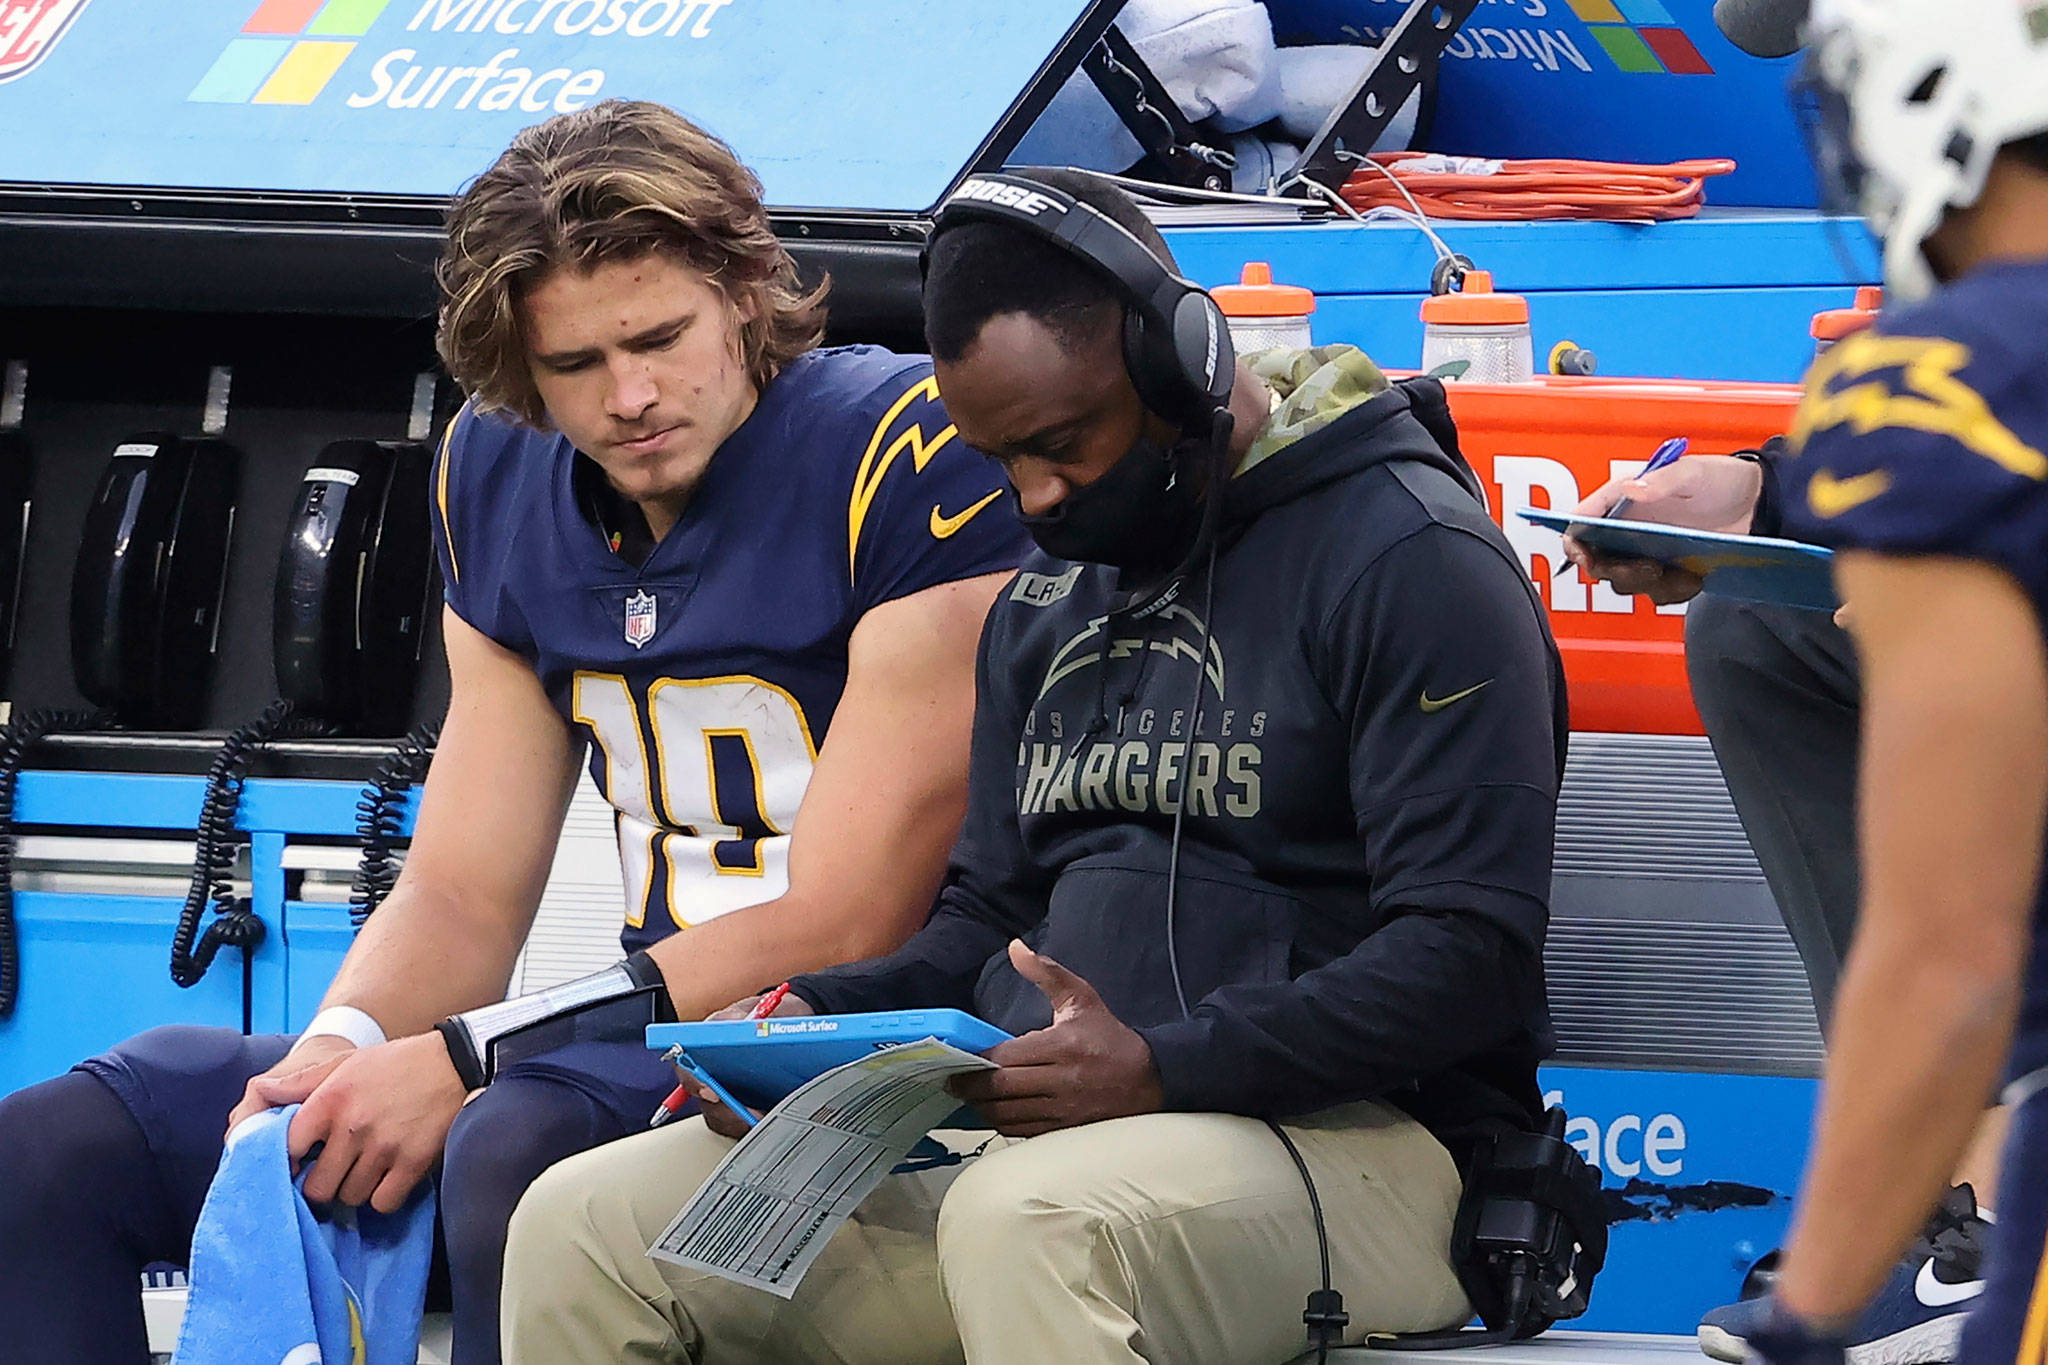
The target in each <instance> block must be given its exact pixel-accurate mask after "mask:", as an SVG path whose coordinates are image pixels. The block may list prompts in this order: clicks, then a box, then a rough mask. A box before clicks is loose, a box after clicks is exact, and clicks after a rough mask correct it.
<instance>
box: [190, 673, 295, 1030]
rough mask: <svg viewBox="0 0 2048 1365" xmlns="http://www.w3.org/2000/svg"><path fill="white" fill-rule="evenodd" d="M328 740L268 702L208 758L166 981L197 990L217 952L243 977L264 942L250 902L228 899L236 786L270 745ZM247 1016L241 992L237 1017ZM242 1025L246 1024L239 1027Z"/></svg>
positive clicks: (286, 707)
mask: <svg viewBox="0 0 2048 1365" xmlns="http://www.w3.org/2000/svg"><path fill="white" fill-rule="evenodd" d="M327 733H329V727H328V726H327V725H326V724H325V723H323V722H321V721H316V720H313V719H310V718H308V717H304V716H300V715H299V714H298V712H297V708H295V707H294V706H293V705H292V703H290V702H288V701H274V702H272V703H271V704H270V705H269V706H267V707H265V708H264V710H263V714H262V715H260V716H258V717H257V718H256V719H255V720H253V721H251V722H249V723H248V724H247V725H244V726H243V727H242V728H241V729H239V730H236V731H234V732H233V733H232V734H230V735H229V736H228V737H227V739H226V740H225V741H223V742H222V744H221V746H220V751H219V752H218V753H216V754H215V755H214V759H213V765H212V766H211V767H210V768H209V769H208V770H207V773H206V793H205V795H204V796H203V797H201V798H200V803H199V824H198V827H197V829H196V830H195V831H194V835H195V842H194V847H193V850H192V882H191V885H190V886H189V887H187V888H186V891H185V904H184V907H183V908H182V909H181V910H180V911H179V912H178V927H177V929H176V931H175V932H174V933H173V934H172V935H171V980H173V981H175V982H177V983H178V984H179V985H180V986H184V987H188V988H189V987H191V986H195V985H197V984H198V983H199V980H200V978H202V977H204V976H205V975H206V969H207V968H209V967H211V966H212V965H213V959H214V956H215V955H216V954H217V953H219V952H220V950H221V949H222V948H223V947H229V948H240V949H241V950H242V965H243V969H244V974H245V975H246V974H247V970H248V968H249V965H250V963H249V954H251V953H252V952H254V951H255V949H256V947H257V945H258V944H260V943H262V942H263V938H264V935H265V933H266V932H267V931H266V930H265V928H264V924H263V921H262V920H261V919H260V918H259V917H258V916H257V915H256V912H255V910H254V909H253V908H252V907H251V905H250V902H249V898H248V897H246V896H237V895H235V889H234V880H233V879H234V871H235V860H236V858H237V857H238V856H239V841H238V840H237V838H236V836H235V818H236V816H237V815H238V814H240V812H241V808H242V787H243V784H244V783H245V782H247V780H248V770H249V759H250V757H251V756H252V755H254V754H255V752H256V750H258V749H260V748H262V747H263V746H264V745H265V744H268V743H269V742H270V741H272V740H274V739H308V738H311V737H313V736H315V735H322V734H327ZM209 900H210V901H211V902H212V904H213V911H214V915H213V920H212V922H211V923H209V924H208V925H207V926H206V932H205V934H203V935H201V934H200V933H199V920H200V917H201V916H202V915H203V914H204V913H205V912H206V907H207V903H208V901H209ZM195 937H196V938H198V943H197V945H196V946H195V945H194V943H193V939H194V938H195ZM247 1013H248V999H247V992H244V999H243V1014H244V1015H245V1016H246V1015H247ZM247 1022H248V1021H247V1019H246V1017H245V1019H244V1023H245V1024H246V1023H247Z"/></svg>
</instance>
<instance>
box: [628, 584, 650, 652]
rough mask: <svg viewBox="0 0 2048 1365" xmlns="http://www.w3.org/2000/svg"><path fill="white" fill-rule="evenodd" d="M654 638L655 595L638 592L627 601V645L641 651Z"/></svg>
mask: <svg viewBox="0 0 2048 1365" xmlns="http://www.w3.org/2000/svg"><path fill="white" fill-rule="evenodd" d="M653 638H654V594H653V593H651V592H636V593H634V594H633V595H632V596H631V597H629V598H627V599H626V643H627V644H629V645H631V646H633V648H635V649H639V648H641V647H642V646H644V645H645V644H646V643H647V642H648V641H649V640H652V639H653Z"/></svg>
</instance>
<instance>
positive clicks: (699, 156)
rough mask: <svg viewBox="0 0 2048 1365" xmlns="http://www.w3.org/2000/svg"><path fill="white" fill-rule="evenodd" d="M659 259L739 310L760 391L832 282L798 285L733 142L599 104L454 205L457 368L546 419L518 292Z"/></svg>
mask: <svg viewBox="0 0 2048 1365" xmlns="http://www.w3.org/2000/svg"><path fill="white" fill-rule="evenodd" d="M652 252H661V253H664V254H667V255H670V256H673V257H674V258H676V259H677V260H679V261H681V262H682V263H684V264H686V265H688V266H690V267H691V268H692V269H694V270H696V271H698V272H699V273H701V274H703V275H704V276H706V277H707V278H709V279H710V280H711V282H712V283H713V284H715V285H716V286H717V287H718V288H719V290H720V291H722V292H723V293H724V295H725V298H726V301H727V302H728V303H729V304H731V305H732V306H733V307H734V308H735V309H736V310H737V311H738V313H739V314H740V315H741V316H742V318H743V321H742V322H741V324H740V358H741V360H742V361H743V362H744V363H745V364H746V367H747V373H748V374H749V376H751V377H752V379H753V381H754V383H755V384H756V385H766V384H767V383H768V381H769V380H770V379H773V378H774V377H775V375H776V373H777V371H779V370H780V369H781V368H782V366H783V365H785V364H787V363H788V362H789V361H790V360H791V359H793V358H795V357H796V356H799V355H802V354H803V353H804V352H805V351H808V350H810V349H811V348H812V347H814V346H816V345H817V344H818V342H819V341H820V340H821V339H822V338H823V336H824V333H825V294H826V290H827V288H828V286H829V281H827V282H821V283H820V284H819V285H818V286H817V287H816V288H815V289H810V290H806V289H804V287H803V285H802V284H801V283H800V282H799V281H798V279H797V273H796V263H795V262H794V261H792V260H791V259H790V256H789V252H788V251H787V250H785V249H784V248H783V245H782V243H781V242H780V241H778V240H777V239H776V237H775V234H774V232H773V231H772V230H771V229H770V228H769V226H768V213H767V210H766V209H765V208H764V207H763V206H762V204H761V182H760V181H759V180H757V179H756V178H755V177H754V173H753V172H752V171H749V170H748V169H747V168H746V167H745V166H743V165H741V164H740V161H739V158H737V157H735V156H734V155H733V153H732V149H731V148H729V147H727V146H726V145H725V144H724V143H723V142H721V141H719V140H718V139H717V138H715V137H713V136H712V135H711V134H709V133H707V132H705V131H704V130H703V129H701V128H699V127H697V126H696V125H695V124H693V123H691V122H690V121H689V120H688V119H686V118H684V117H683V116H682V115H680V114H678V113H676V112H675V111H674V110H672V109H668V108H666V107H664V106H662V105H659V104H653V103H650V102H648V101H645V100H606V101H604V102H603V103H601V104H595V105H592V106H591V107H590V108H588V109H582V110H578V111H577V112H575V113H573V114H562V115H560V116H558V117H556V118H551V119H549V120H548V121H547V122H545V123H539V124H535V125H534V126H533V127H531V128H528V129H526V130H525V131H524V132H522V133H520V134H519V136H518V137H516V138H514V139H513V140H512V145H511V146H510V147H508V148H507V149H506V150H505V153H504V154H503V155H502V156H500V157H499V158H498V160H497V162H496V163H495V164H494V165H492V167H491V168H490V169H489V170H487V171H485V172H484V173H483V174H482V175H480V176H478V177H477V178H476V180H475V181H474V182H472V183H471V184H470V186H469V188H468V189H466V190H464V191H463V193H462V196H461V197H460V198H459V199H457V200H456V201H455V205H454V207H453V208H452V209H450V211H449V214H448V243H447V246H446V248H445V249H444V250H443V252H442V254H441V261H440V264H439V266H438V267H437V269H436V271H435V276H436V279H437V280H438V281H439V283H440V287H441V311H440V329H439V332H438V335H437V336H436V338H435V343H436V345H437V347H438V348H439V350H440V352H441V359H442V361H443V362H444V363H445V364H446V365H447V366H448V372H449V373H450V374H452V375H453V376H454V377H455V379H456V382H458V383H459V384H461V385H462V387H463V388H464V389H465V390H467V391H468V392H469V394H470V396H471V397H472V398H473V399H474V400H475V402H476V404H477V406H478V407H480V408H484V409H497V410H501V411H505V412H509V413H511V414H512V415H513V416H515V417H517V418H518V419H519V420H521V421H523V422H525V423H527V424H528V425H531V426H536V427H538V426H543V425H545V423H546V421H547V415H546V412H545V410H544V409H543V407H542V405H541V401H540V394H539V392H538V391H537V390H536V389H535V387H534V383H533V376H532V373H531V371H530V370H529V369H528V366H527V349H526V338H525V333H524V329H523V327H522V325H521V320H520V310H519V303H520V299H521V297H522V296H523V294H524V293H525V291H527V290H529V289H531V288H532V287H533V286H534V285H535V284H537V283H538V282H539V281H540V280H541V278H542V277H544V276H545V275H547V274H548V273H549V272H551V271H554V270H560V269H575V270H589V269H590V268H592V267H593V266H596V265H598V264H599V263H600V262H604V261H614V260H630V259H633V258H636V257H639V256H644V255H647V254H649V253H652ZM749 315H750V316H749Z"/></svg>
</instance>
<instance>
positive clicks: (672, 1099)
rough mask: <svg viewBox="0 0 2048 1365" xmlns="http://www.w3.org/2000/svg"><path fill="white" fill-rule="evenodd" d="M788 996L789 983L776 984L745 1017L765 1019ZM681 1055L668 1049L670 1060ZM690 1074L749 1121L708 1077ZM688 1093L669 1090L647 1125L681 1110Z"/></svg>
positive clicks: (680, 1088)
mask: <svg viewBox="0 0 2048 1365" xmlns="http://www.w3.org/2000/svg"><path fill="white" fill-rule="evenodd" d="M788 996H789V983H788V982H787V981H785V982H783V983H782V984H781V985H780V986H777V987H776V988H775V989H774V990H772V991H769V992H768V993H767V994H766V995H764V996H762V997H761V998H760V999H759V1000H757V1001H755V1002H754V1008H753V1009H751V1010H749V1011H748V1012H747V1016H746V1017H747V1018H748V1019H766V1018H768V1017H769V1016H770V1015H772V1014H774V1013H775V1011H776V1009H777V1007H779V1006H780V1005H781V1004H782V1002H783V1001H784V1000H785V999H787V998H788ZM720 1013H723V1011H720ZM712 1017H713V1018H716V1017H717V1016H716V1015H714V1016H712ZM681 1056H682V1049H681V1048H679V1047H678V1048H670V1049H669V1053H668V1059H669V1060H670V1061H677V1060H678V1059H679V1058H681ZM692 1074H693V1075H697V1076H698V1079H699V1080H703V1081H705V1082H706V1083H707V1084H712V1088H713V1090H714V1092H715V1093H717V1094H718V1097H719V1099H721V1100H723V1101H724V1102H725V1103H726V1107H727V1108H730V1109H732V1110H733V1111H734V1112H735V1113H737V1114H738V1115H739V1116H740V1117H741V1118H743V1119H748V1120H749V1122H751V1116H750V1115H749V1114H748V1112H747V1109H746V1106H744V1105H742V1104H739V1103H738V1102H737V1101H735V1100H733V1099H732V1098H731V1097H730V1096H728V1095H726V1094H724V1093H723V1091H721V1090H719V1089H718V1087H717V1086H716V1084H715V1083H712V1082H710V1080H709V1078H708V1077H705V1076H703V1075H701V1074H700V1073H697V1072H695V1071H694V1070H693V1071H692ZM690 1095H691V1091H690V1087H689V1086H688V1085H679V1086H677V1087H676V1088H675V1089H673V1090H671V1091H669V1092H668V1098H667V1099H664V1100H663V1101H662V1102H661V1103H660V1104H659V1105H657V1106H656V1107H655V1110H654V1117H653V1118H651V1119H649V1120H648V1121H647V1126H648V1127H649V1128H659V1127H661V1125H663V1124H664V1123H667V1122H668V1121H669V1120H670V1119H672V1118H674V1117H675V1116H676V1115H677V1114H678V1113H680V1112H681V1110H682V1107H683V1106H684V1105H685V1104H688V1103H689V1102H690Z"/></svg>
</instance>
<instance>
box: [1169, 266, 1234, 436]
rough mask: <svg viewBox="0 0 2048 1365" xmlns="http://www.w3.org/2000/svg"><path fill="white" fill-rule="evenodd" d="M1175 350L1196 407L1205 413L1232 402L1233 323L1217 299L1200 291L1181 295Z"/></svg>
mask: <svg viewBox="0 0 2048 1365" xmlns="http://www.w3.org/2000/svg"><path fill="white" fill-rule="evenodd" d="M1173 347H1174V351H1175V367H1176V368H1177V369H1178V370H1179V372H1180V374H1181V375H1182V376H1183V382H1184V383H1185V384H1186V386H1187V390H1188V401H1189V403H1190V404H1191V405H1192V406H1193V407H1195V408H1197V409H1198V410H1201V411H1206V410H1208V409H1209V408H1211V407H1214V406H1216V405H1218V404H1220V403H1223V402H1225V401H1227V400H1228V399H1229V397H1230V389H1231V385H1232V384H1234V383H1235V382H1236V377H1237V352H1236V349H1235V348H1234V347H1233V346H1232V345H1231V344H1230V321H1229V319H1227V318H1225V317H1224V316H1223V310H1222V309H1221V308H1220V307H1218V306H1217V304H1216V300H1214V299H1212V298H1210V297H1209V296H1208V295H1207V294H1205V293H1203V292H1202V291H1201V290H1199V289H1190V290H1188V292H1187V293H1185V294H1183V295H1181V298H1180V302H1179V303H1177V304H1175V305H1174V310H1173Z"/></svg>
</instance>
